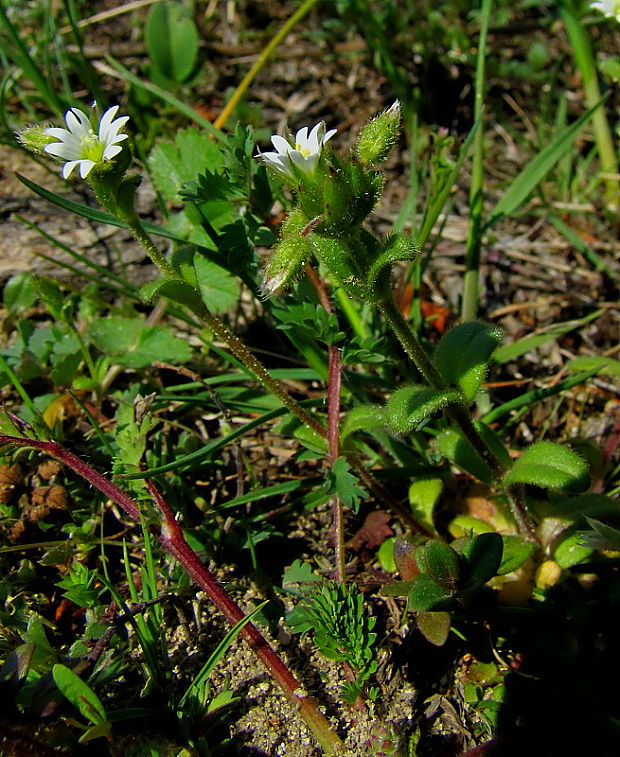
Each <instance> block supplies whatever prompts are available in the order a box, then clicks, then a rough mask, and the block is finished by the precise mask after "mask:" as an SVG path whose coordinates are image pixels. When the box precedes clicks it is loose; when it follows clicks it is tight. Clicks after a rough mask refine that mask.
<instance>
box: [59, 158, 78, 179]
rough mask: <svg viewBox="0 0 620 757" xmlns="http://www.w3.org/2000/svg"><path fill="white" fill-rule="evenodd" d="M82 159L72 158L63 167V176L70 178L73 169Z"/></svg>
mask: <svg viewBox="0 0 620 757" xmlns="http://www.w3.org/2000/svg"><path fill="white" fill-rule="evenodd" d="M80 163H81V161H79V160H70V161H69V162H68V163H65V164H64V166H63V167H62V177H63V179H68V178H69V176H71V172H72V171H73V169H74V168H75V167H76V166H77V165H79V164H80Z"/></svg>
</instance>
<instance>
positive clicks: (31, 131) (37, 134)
mask: <svg viewBox="0 0 620 757" xmlns="http://www.w3.org/2000/svg"><path fill="white" fill-rule="evenodd" d="M46 128H47V127H45V126H27V127H26V128H25V129H22V130H21V131H18V132H17V133H16V137H17V139H18V140H19V141H20V142H21V143H22V145H24V147H26V148H27V149H28V150H31V151H32V152H36V153H37V154H41V153H43V151H44V150H45V147H46V145H49V144H50V143H51V142H54V141H55V140H54V137H52V136H50V135H49V134H46V133H45V131H46Z"/></svg>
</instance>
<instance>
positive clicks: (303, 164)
mask: <svg viewBox="0 0 620 757" xmlns="http://www.w3.org/2000/svg"><path fill="white" fill-rule="evenodd" d="M289 157H290V159H291V160H292V161H293V163H294V164H295V165H296V166H297V168H300V169H301V170H302V171H305V172H308V171H309V170H312V169H311V168H309V166H308V160H307V159H306V158H304V156H303V155H302V154H301V153H300V152H299V150H291V152H290V153H289Z"/></svg>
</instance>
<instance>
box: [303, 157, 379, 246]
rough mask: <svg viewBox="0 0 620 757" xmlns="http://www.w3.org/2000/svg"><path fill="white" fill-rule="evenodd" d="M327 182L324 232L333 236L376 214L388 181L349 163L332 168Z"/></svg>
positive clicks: (324, 193)
mask: <svg viewBox="0 0 620 757" xmlns="http://www.w3.org/2000/svg"><path fill="white" fill-rule="evenodd" d="M334 162H335V161H334ZM324 181H325V184H324V187H323V210H322V216H323V222H322V228H323V229H325V230H326V231H327V232H328V233H330V234H343V233H350V231H351V229H352V228H354V227H356V226H359V225H360V224H361V223H362V222H363V221H364V219H365V218H366V217H367V216H369V215H370V213H372V211H373V209H374V207H375V205H376V204H377V201H378V199H379V197H380V196H381V190H382V189H383V181H384V179H383V175H382V174H380V173H379V172H378V171H371V170H368V169H366V168H364V167H363V166H361V165H359V164H358V163H353V162H351V161H348V162H345V163H342V164H341V165H340V166H339V167H338V168H332V169H331V171H330V173H329V175H328V176H326V177H325V179H324ZM304 210H305V208H304Z"/></svg>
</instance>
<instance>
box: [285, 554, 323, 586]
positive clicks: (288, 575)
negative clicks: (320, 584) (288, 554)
mask: <svg viewBox="0 0 620 757" xmlns="http://www.w3.org/2000/svg"><path fill="white" fill-rule="evenodd" d="M321 580H322V579H321V577H320V576H317V574H316V573H313V571H312V567H311V565H310V563H307V562H304V561H303V560H294V561H293V562H292V563H291V565H289V566H288V568H286V569H285V571H284V576H283V578H282V585H284V584H305V583H316V582H317V581H321Z"/></svg>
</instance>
